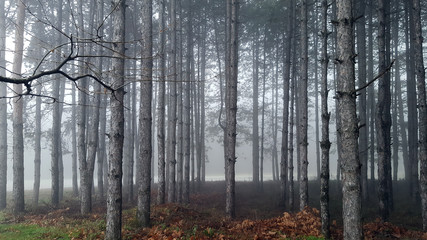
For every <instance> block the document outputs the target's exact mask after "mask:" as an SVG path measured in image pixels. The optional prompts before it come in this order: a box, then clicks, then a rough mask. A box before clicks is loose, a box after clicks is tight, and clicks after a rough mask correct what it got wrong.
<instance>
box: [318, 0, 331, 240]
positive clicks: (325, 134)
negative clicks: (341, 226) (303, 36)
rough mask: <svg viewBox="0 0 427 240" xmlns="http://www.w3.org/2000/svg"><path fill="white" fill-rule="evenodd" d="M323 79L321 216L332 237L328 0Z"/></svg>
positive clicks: (324, 20)
mask: <svg viewBox="0 0 427 240" xmlns="http://www.w3.org/2000/svg"><path fill="white" fill-rule="evenodd" d="M321 23H322V30H321V34H322V47H321V48H322V50H321V52H322V53H321V54H322V59H321V63H322V70H321V71H322V79H321V90H320V96H321V101H322V110H321V111H322V112H321V114H322V141H321V142H320V146H321V148H322V167H321V174H320V216H321V219H322V234H323V236H324V237H325V239H330V237H331V232H330V214H329V149H330V148H331V142H330V141H329V119H330V117H331V114H330V113H329V112H328V63H329V57H328V28H327V26H328V1H327V0H323V1H322V21H321Z"/></svg>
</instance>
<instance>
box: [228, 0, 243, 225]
mask: <svg viewBox="0 0 427 240" xmlns="http://www.w3.org/2000/svg"><path fill="white" fill-rule="evenodd" d="M230 1H231V15H230V19H229V24H230V25H231V26H230V42H227V43H226V44H229V50H230V59H229V64H230V65H229V66H227V67H228V71H229V76H228V78H227V101H226V109H227V116H226V119H227V127H226V132H227V134H226V141H225V144H226V146H227V147H226V149H227V152H226V157H227V158H226V163H227V165H226V166H227V174H226V175H227V177H226V180H227V181H226V197H225V212H226V214H227V216H228V217H229V218H234V217H235V215H236V199H235V184H236V183H235V164H236V136H237V133H236V125H237V119H236V115H237V73H238V44H239V43H238V18H239V17H238V16H239V7H240V1H239V0H227V3H229V2H230Z"/></svg>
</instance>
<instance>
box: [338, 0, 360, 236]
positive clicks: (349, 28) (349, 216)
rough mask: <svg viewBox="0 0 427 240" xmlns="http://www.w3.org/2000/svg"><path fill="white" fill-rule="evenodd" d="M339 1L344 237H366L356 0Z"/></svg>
mask: <svg viewBox="0 0 427 240" xmlns="http://www.w3.org/2000/svg"><path fill="white" fill-rule="evenodd" d="M336 4H337V43H338V46H337V64H338V78H337V96H336V98H337V101H338V109H337V111H338V112H339V118H338V121H339V123H340V124H339V125H340V128H339V129H338V134H339V135H340V141H341V148H340V149H339V151H341V156H342V159H341V160H342V165H341V166H342V167H341V170H342V193H343V225H344V239H362V238H363V232H362V223H361V192H360V162H359V154H358V125H357V121H358V120H357V115H356V93H355V92H354V91H355V70H354V57H355V54H354V32H353V17H352V1H351V0H338V1H337V2H336Z"/></svg>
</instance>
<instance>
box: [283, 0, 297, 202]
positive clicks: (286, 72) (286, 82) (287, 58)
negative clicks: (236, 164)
mask: <svg viewBox="0 0 427 240" xmlns="http://www.w3.org/2000/svg"><path fill="white" fill-rule="evenodd" d="M288 9H289V10H288V16H289V17H288V26H287V32H286V39H285V41H286V43H287V45H288V46H287V48H286V50H285V53H284V54H285V55H284V69H283V125H282V147H281V157H280V191H281V198H283V203H284V205H285V206H286V204H285V203H286V201H287V192H288V165H289V164H288V158H289V155H288V154H289V147H288V145H289V143H288V142H289V141H288V139H289V138H288V133H289V131H288V129H289V128H290V127H289V126H288V125H289V91H290V87H289V86H290V82H291V54H292V51H291V46H292V37H293V31H294V30H293V29H294V26H293V25H294V23H293V12H294V1H293V0H291V1H289V6H288ZM290 141H292V139H290ZM292 171H293V169H292Z"/></svg>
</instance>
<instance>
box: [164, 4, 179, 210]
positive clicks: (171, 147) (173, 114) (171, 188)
mask: <svg viewBox="0 0 427 240" xmlns="http://www.w3.org/2000/svg"><path fill="white" fill-rule="evenodd" d="M170 3H171V5H170V25H171V50H170V55H171V56H170V58H171V59H170V61H171V75H172V79H171V83H170V89H169V91H170V106H169V108H170V109H169V111H170V112H169V113H170V115H169V116H168V121H169V123H168V154H167V156H166V157H167V159H166V160H167V164H168V165H169V176H168V202H175V201H176V196H175V195H176V189H175V185H176V180H175V177H176V176H175V175H176V174H175V173H176V168H175V167H176V122H177V110H176V106H177V94H176V85H177V82H176V80H177V66H176V65H177V61H176V49H177V46H176V43H177V41H176V40H177V39H176V31H177V26H176V25H177V20H176V0H171V2H170Z"/></svg>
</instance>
